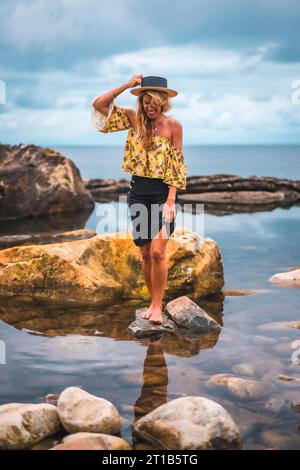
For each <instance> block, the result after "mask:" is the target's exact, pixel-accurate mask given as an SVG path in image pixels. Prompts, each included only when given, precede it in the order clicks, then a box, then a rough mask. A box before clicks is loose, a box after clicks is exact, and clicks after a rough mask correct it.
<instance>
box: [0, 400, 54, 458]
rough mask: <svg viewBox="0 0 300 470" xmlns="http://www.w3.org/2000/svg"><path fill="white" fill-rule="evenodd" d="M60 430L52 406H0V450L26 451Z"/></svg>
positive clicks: (14, 404) (16, 404)
mask: <svg viewBox="0 0 300 470" xmlns="http://www.w3.org/2000/svg"><path fill="white" fill-rule="evenodd" d="M60 429H61V423H60V421H59V418H58V414H57V408H56V407H55V406H53V405H49V404H39V405H34V404H33V405H31V404H22V403H10V404H8V405H2V406H0V449H28V448H30V447H32V446H33V445H34V444H37V443H38V442H40V441H42V440H43V439H45V438H46V437H48V436H51V435H53V434H55V433H56V432H57V431H59V430H60Z"/></svg>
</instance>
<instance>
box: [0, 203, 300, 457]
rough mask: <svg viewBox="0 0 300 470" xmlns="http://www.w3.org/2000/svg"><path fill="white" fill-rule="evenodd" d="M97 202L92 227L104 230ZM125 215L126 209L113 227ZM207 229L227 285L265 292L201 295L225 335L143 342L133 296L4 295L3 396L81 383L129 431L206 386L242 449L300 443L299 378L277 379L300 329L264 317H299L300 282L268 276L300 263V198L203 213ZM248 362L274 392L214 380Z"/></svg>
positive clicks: (290, 370)
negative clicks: (75, 303) (69, 304)
mask: <svg viewBox="0 0 300 470" xmlns="http://www.w3.org/2000/svg"><path fill="white" fill-rule="evenodd" d="M102 206H105V205H102ZM98 207H99V205H98ZM96 210H97V208H96V209H95V211H94V212H93V214H91V216H90V218H89V220H88V221H87V224H86V227H87V228H93V229H96V225H97V221H98V218H97V215H96ZM193 217H194V216H192V215H191V216H190V223H192V219H193ZM126 223H127V220H126V217H123V218H122V217H121V219H120V225H119V227H117V229H120V230H123V229H124V227H125V225H126ZM177 224H178V225H180V216H179V218H178V221H177ZM187 224H189V221H187ZM204 227H205V232H204V235H205V236H208V237H211V238H213V239H214V240H215V241H216V242H217V243H218V245H219V247H220V250H221V253H222V258H223V264H224V274H225V286H224V290H234V289H253V290H257V293H256V294H254V295H248V296H226V297H225V300H224V301H223V302H222V301H220V300H218V301H210V302H208V303H206V304H203V305H202V306H203V307H204V308H206V309H207V311H208V312H209V313H212V314H214V316H215V318H217V319H218V320H219V321H222V322H223V325H224V326H223V329H222V331H221V333H220V335H219V336H215V337H204V338H200V339H198V340H197V339H195V338H191V337H187V338H182V339H180V341H179V340H178V339H177V338H173V337H171V336H165V337H164V338H163V339H162V341H161V343H150V341H149V340H136V339H134V338H133V337H132V336H131V335H130V334H129V333H128V332H127V326H128V325H129V323H130V322H131V321H132V320H133V318H134V312H135V309H136V308H139V307H142V306H144V305H143V304H140V303H138V302H137V301H135V300H132V301H129V302H127V303H124V304H122V305H115V306H111V307H109V308H108V309H106V310H104V309H100V308H99V309H88V308H86V307H79V308H73V309H66V307H63V306H53V307H52V308H50V307H49V306H44V305H41V304H39V303H35V305H31V304H24V305H21V304H20V303H19V302H15V301H10V302H8V301H4V300H2V301H1V304H0V305H1V318H2V321H1V323H0V335H1V339H2V340H4V341H5V343H6V360H7V363H6V365H0V374H1V391H0V402H1V403H2V404H3V403H8V402H31V403H38V402H41V401H42V400H43V398H44V396H45V395H46V394H48V393H59V392H61V391H62V390H63V389H64V388H66V387H68V386H71V385H72V386H79V387H82V388H84V389H85V390H87V391H89V392H90V393H93V394H95V395H98V396H101V397H104V398H106V399H108V400H110V401H112V402H113V403H114V404H115V405H116V406H117V408H118V410H119V412H120V413H121V415H122V417H123V424H122V430H121V434H122V436H123V437H124V438H125V439H127V440H129V441H130V440H131V438H132V424H133V422H134V420H135V419H137V418H138V417H140V416H141V415H142V414H144V413H145V412H149V411H150V410H151V409H154V408H155V407H157V406H159V405H160V404H162V403H164V402H166V401H167V400H172V399H174V398H178V397H181V396H186V395H197V396H205V397H208V398H211V399H213V400H215V401H217V402H218V403H220V404H222V405H223V406H224V407H225V408H226V409H227V411H228V412H229V413H230V414H231V416H232V417H233V419H234V420H235V421H236V423H237V424H238V426H239V427H240V429H241V431H242V433H243V438H244V448H245V449H247V448H251V449H254V448H258V449H260V448H261V449H263V448H264V449H270V448H284V449H288V448H292V449H300V432H299V429H298V426H299V424H300V415H299V414H297V413H295V412H294V411H293V410H292V408H291V403H292V401H294V400H298V401H299V400H300V383H299V382H294V383H293V382H282V381H280V380H279V379H278V378H277V375H278V374H285V375H292V376H295V377H300V365H293V363H292V360H291V356H292V353H293V349H292V348H291V343H292V342H293V341H294V340H296V339H300V331H299V330H296V329H292V328H285V329H278V330H274V329H269V328H268V327H267V326H264V325H265V324H267V323H270V322H278V321H285V320H300V312H299V293H300V292H299V289H293V288H286V287H279V286H273V285H272V284H270V283H269V282H268V278H269V277H270V276H271V275H272V274H274V273H277V272H281V271H284V270H286V269H288V268H289V267H292V266H300V251H299V233H300V207H297V206H294V207H292V208H290V209H289V210H284V209H276V210H274V211H272V212H259V213H254V214H235V215H230V216H223V217H217V216H214V215H209V214H206V215H205V217H204ZM244 363H246V364H250V365H253V366H255V369H254V372H253V374H254V375H253V377H252V378H255V379H258V380H260V381H264V382H267V383H271V384H273V385H274V386H275V389H274V392H273V393H272V394H271V395H270V396H268V397H266V398H264V399H259V400H243V401H242V400H237V399H236V398H234V397H233V396H230V395H229V394H228V393H224V392H221V393H220V392H219V391H218V390H216V389H211V388H208V387H207V380H208V379H209V377H210V376H211V375H213V374H218V373H229V374H232V375H234V376H241V377H242V375H241V374H240V373H239V374H237V373H234V372H233V368H234V367H235V366H237V365H238V364H244ZM249 378H251V377H249ZM270 399H273V400H272V401H270Z"/></svg>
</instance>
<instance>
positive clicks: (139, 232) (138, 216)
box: [96, 196, 204, 240]
mask: <svg viewBox="0 0 300 470" xmlns="http://www.w3.org/2000/svg"><path fill="white" fill-rule="evenodd" d="M122 203H123V204H122ZM164 204H165V203H160V204H159V203H153V202H151V205H149V204H144V203H143V202H135V203H133V204H132V203H130V205H128V199H127V196H119V200H118V203H117V204H108V205H106V204H99V205H98V206H97V209H96V216H97V217H98V218H99V222H98V223H97V226H96V233H97V234H110V236H111V237H112V238H118V239H126V238H128V232H130V231H131V232H132V238H133V239H139V238H141V239H143V240H147V239H149V240H151V239H153V237H154V236H155V235H156V234H157V233H158V232H159V231H160V230H161V229H162V227H163V226H165V228H166V230H161V237H160V238H162V239H167V238H169V236H170V234H171V228H172V226H171V223H172V222H170V221H169V220H167V219H165V218H164V217H163V207H164ZM174 206H175V218H174V219H175V222H176V225H175V226H176V227H178V226H181V227H189V229H190V230H192V231H193V232H196V233H197V234H198V235H199V236H202V237H203V236H204V204H203V203H202V204H200V203H187V204H179V203H176V204H174ZM128 212H129V215H130V217H128ZM192 214H195V215H196V216H194V217H192ZM179 218H180V222H179ZM124 221H125V223H126V226H125V230H124V231H119V227H120V226H123V227H124Z"/></svg>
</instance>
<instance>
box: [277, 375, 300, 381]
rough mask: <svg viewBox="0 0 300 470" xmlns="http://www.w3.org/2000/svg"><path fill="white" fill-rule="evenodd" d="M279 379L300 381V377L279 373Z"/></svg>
mask: <svg viewBox="0 0 300 470" xmlns="http://www.w3.org/2000/svg"><path fill="white" fill-rule="evenodd" d="M277 379H278V380H282V382H300V378H298V377H290V376H289V375H283V374H279V375H277Z"/></svg>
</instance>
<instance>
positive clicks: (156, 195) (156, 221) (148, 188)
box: [128, 175, 179, 246]
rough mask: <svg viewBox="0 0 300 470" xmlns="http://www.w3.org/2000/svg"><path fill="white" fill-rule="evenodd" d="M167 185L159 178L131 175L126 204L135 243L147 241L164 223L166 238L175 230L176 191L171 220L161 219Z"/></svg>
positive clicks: (140, 243) (143, 243)
mask: <svg viewBox="0 0 300 470" xmlns="http://www.w3.org/2000/svg"><path fill="white" fill-rule="evenodd" d="M168 193H169V186H168V185H167V184H166V183H164V182H163V180H162V179H161V178H147V177H144V176H136V175H133V176H132V179H131V182H130V189H129V191H128V206H129V212H130V218H131V222H132V228H133V230H132V236H133V241H134V243H135V245H137V246H142V245H145V244H146V243H149V242H150V241H151V240H152V239H153V238H154V237H155V235H156V234H157V233H158V232H159V231H160V230H161V228H162V226H163V225H165V227H166V231H167V235H168V238H169V237H170V235H172V233H173V232H174V230H175V218H176V215H177V212H178V208H179V206H178V194H177V191H176V199H175V202H176V205H175V217H174V218H173V220H172V222H168V221H165V220H163V217H162V210H163V205H164V203H165V202H166V200H167V197H168Z"/></svg>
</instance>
